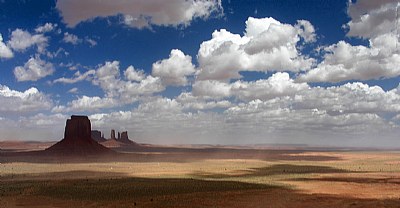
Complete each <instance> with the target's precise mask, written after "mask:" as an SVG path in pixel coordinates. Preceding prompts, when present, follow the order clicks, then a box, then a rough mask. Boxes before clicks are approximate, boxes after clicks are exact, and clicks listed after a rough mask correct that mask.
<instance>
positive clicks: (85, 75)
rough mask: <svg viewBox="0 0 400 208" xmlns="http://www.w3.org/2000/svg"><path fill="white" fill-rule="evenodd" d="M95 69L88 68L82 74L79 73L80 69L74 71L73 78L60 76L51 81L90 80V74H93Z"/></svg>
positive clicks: (68, 82)
mask: <svg viewBox="0 0 400 208" xmlns="http://www.w3.org/2000/svg"><path fill="white" fill-rule="evenodd" d="M95 73H96V72H95V70H89V71H87V72H85V73H83V74H81V72H80V71H77V72H75V74H74V77H73V78H65V77H61V78H58V79H55V80H54V81H53V83H65V84H73V83H76V82H80V81H83V80H90V79H92V76H93V75H94V74H95Z"/></svg>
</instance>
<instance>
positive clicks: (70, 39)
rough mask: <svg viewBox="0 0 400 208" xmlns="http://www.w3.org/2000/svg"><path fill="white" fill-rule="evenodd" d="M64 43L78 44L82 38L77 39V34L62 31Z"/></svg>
mask: <svg viewBox="0 0 400 208" xmlns="http://www.w3.org/2000/svg"><path fill="white" fill-rule="evenodd" d="M63 42H64V43H71V44H72V45H78V44H79V43H81V42H82V39H79V38H78V36H76V35H74V34H70V33H68V32H65V33H64V38H63Z"/></svg>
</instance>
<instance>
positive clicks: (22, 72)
mask: <svg viewBox="0 0 400 208" xmlns="http://www.w3.org/2000/svg"><path fill="white" fill-rule="evenodd" d="M54 71H55V70H54V66H53V64H52V63H47V62H45V61H43V60H41V59H40V58H39V57H35V58H33V57H31V58H30V59H29V60H28V61H27V62H26V63H25V65H24V66H17V67H15V68H14V75H15V78H17V81H18V82H22V81H37V80H39V79H41V78H43V77H46V76H49V75H51V74H53V73H54Z"/></svg>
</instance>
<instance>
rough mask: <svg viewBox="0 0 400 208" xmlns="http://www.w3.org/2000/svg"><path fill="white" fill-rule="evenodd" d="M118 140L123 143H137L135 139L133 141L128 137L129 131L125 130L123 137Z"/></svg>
mask: <svg viewBox="0 0 400 208" xmlns="http://www.w3.org/2000/svg"><path fill="white" fill-rule="evenodd" d="M118 141H120V142H122V143H125V144H136V143H135V142H134V141H132V140H130V139H129V138H128V132H127V131H123V132H122V133H121V138H120V139H119V140H118Z"/></svg>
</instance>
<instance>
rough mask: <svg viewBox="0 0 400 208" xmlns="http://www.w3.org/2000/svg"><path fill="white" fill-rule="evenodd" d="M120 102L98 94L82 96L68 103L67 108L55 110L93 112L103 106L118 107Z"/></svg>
mask: <svg viewBox="0 0 400 208" xmlns="http://www.w3.org/2000/svg"><path fill="white" fill-rule="evenodd" d="M118 105H119V104H118V103H117V102H116V100H114V99H113V98H100V97H98V96H94V97H89V96H85V95H84V96H82V97H79V98H78V99H76V100H73V101H71V102H70V103H68V107H67V108H60V109H58V108H57V107H56V108H54V109H53V112H92V111H97V110H99V109H102V108H111V107H116V106H118Z"/></svg>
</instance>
